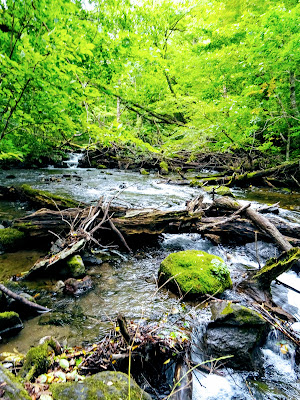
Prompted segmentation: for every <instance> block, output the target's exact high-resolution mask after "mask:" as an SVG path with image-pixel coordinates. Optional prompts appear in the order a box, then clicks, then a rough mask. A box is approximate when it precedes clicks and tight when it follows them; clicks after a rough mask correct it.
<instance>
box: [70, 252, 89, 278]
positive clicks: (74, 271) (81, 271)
mask: <svg viewBox="0 0 300 400" xmlns="http://www.w3.org/2000/svg"><path fill="white" fill-rule="evenodd" d="M66 264H67V267H68V276H71V277H73V278H80V277H81V276H83V275H85V266H84V263H83V261H82V258H81V256H80V255H79V254H76V255H74V256H71V257H70V258H68V259H67V261H66Z"/></svg>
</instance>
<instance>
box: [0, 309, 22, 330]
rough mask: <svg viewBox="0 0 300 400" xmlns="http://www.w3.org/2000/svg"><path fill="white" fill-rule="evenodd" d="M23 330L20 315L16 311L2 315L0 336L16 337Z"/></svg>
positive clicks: (0, 316) (0, 318) (0, 315)
mask: <svg viewBox="0 0 300 400" xmlns="http://www.w3.org/2000/svg"><path fill="white" fill-rule="evenodd" d="M21 329H23V324H22V321H21V320H20V317H19V314H17V313H16V312H14V311H6V312H3V313H0V336H7V335H14V334H16V333H17V332H19V331H20V330H21Z"/></svg>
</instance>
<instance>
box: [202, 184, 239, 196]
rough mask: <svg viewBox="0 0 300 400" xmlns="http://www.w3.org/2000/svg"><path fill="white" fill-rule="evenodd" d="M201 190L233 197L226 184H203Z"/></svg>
mask: <svg viewBox="0 0 300 400" xmlns="http://www.w3.org/2000/svg"><path fill="white" fill-rule="evenodd" d="M203 190H205V191H206V192H207V193H209V194H212V193H215V194H217V195H218V196H230V197H234V195H233V193H232V191H231V190H230V188H229V187H227V186H203Z"/></svg>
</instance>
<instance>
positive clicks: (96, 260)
mask: <svg viewBox="0 0 300 400" xmlns="http://www.w3.org/2000/svg"><path fill="white" fill-rule="evenodd" d="M82 260H83V262H84V265H86V266H92V265H101V264H102V263H103V260H102V258H100V257H97V256H95V255H93V254H90V253H85V254H83V256H82Z"/></svg>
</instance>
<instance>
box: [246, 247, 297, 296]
mask: <svg viewBox="0 0 300 400" xmlns="http://www.w3.org/2000/svg"><path fill="white" fill-rule="evenodd" d="M299 259H300V248H299V247H293V248H292V249H291V250H289V251H287V252H285V253H283V254H282V255H281V256H280V257H279V258H270V260H268V261H267V262H266V265H265V266H264V267H263V268H262V269H261V270H260V271H258V273H257V274H255V275H254V276H253V279H255V280H256V281H257V282H258V283H259V284H260V286H261V287H263V288H265V289H268V288H270V285H271V282H272V281H273V280H274V279H276V278H277V277H278V276H279V275H280V274H282V273H283V272H285V271H288V270H289V269H290V268H291V267H292V265H293V264H294V263H295V262H297V261H298V260H299Z"/></svg>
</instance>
